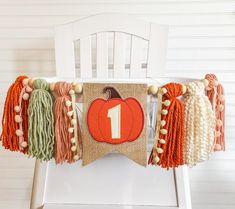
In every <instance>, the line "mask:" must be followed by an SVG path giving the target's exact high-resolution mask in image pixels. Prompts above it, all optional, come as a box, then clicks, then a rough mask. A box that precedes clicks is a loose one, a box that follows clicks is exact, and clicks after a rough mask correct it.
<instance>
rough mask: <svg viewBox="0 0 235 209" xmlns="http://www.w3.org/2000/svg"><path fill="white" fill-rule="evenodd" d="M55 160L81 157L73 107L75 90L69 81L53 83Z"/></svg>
mask: <svg viewBox="0 0 235 209" xmlns="http://www.w3.org/2000/svg"><path fill="white" fill-rule="evenodd" d="M53 93H54V95H55V102H54V105H53V110H54V118H55V161H56V163H57V164H62V163H63V162H68V163H73V162H75V161H76V160H78V159H79V158H80V157H81V153H80V146H79V145H80V144H81V131H80V127H79V123H78V119H77V114H76V107H75V91H74V90H73V86H72V84H70V83H66V82H57V83H55V84H54V87H53Z"/></svg>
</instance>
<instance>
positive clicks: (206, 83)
mask: <svg viewBox="0 0 235 209" xmlns="http://www.w3.org/2000/svg"><path fill="white" fill-rule="evenodd" d="M202 82H203V84H204V86H205V87H207V86H208V85H209V81H208V80H207V79H203V80H202Z"/></svg>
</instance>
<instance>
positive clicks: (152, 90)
mask: <svg viewBox="0 0 235 209" xmlns="http://www.w3.org/2000/svg"><path fill="white" fill-rule="evenodd" d="M157 92H158V87H157V86H154V85H151V86H149V87H148V93H149V94H152V95H156V94H157Z"/></svg>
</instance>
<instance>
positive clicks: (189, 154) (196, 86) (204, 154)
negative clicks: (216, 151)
mask: <svg viewBox="0 0 235 209" xmlns="http://www.w3.org/2000/svg"><path fill="white" fill-rule="evenodd" d="M204 90H205V86H204V83H203V82H202V81H194V82H190V83H188V84H187V94H185V98H184V102H185V153H184V155H185V162H186V164H187V165H189V166H190V167H192V166H194V165H196V164H197V163H199V162H202V161H205V160H208V159H209V157H210V153H211V150H212V147H213V142H214V128H215V115H214V112H213V110H212V106H211V104H210V101H209V99H208V97H207V96H206V95H205V93H204Z"/></svg>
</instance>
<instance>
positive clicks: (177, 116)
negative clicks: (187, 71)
mask: <svg viewBox="0 0 235 209" xmlns="http://www.w3.org/2000/svg"><path fill="white" fill-rule="evenodd" d="M163 89H164V90H165V92H164V91H163ZM161 94H162V96H160V98H161V99H160V101H159V104H160V103H161V108H160V110H159V112H158V115H160V117H158V121H157V123H158V126H159V128H157V129H156V131H157V132H158V133H156V135H157V138H156V142H155V146H154V148H153V150H152V153H151V155H150V158H149V162H148V163H149V164H158V165H159V166H161V167H163V168H167V169H169V168H175V167H178V166H180V165H183V164H184V152H183V147H184V104H183V102H182V101H181V100H179V99H178V98H177V97H179V96H181V95H182V94H183V88H182V85H181V84H178V83H169V84H166V85H164V86H163V87H162V88H161Z"/></svg>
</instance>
